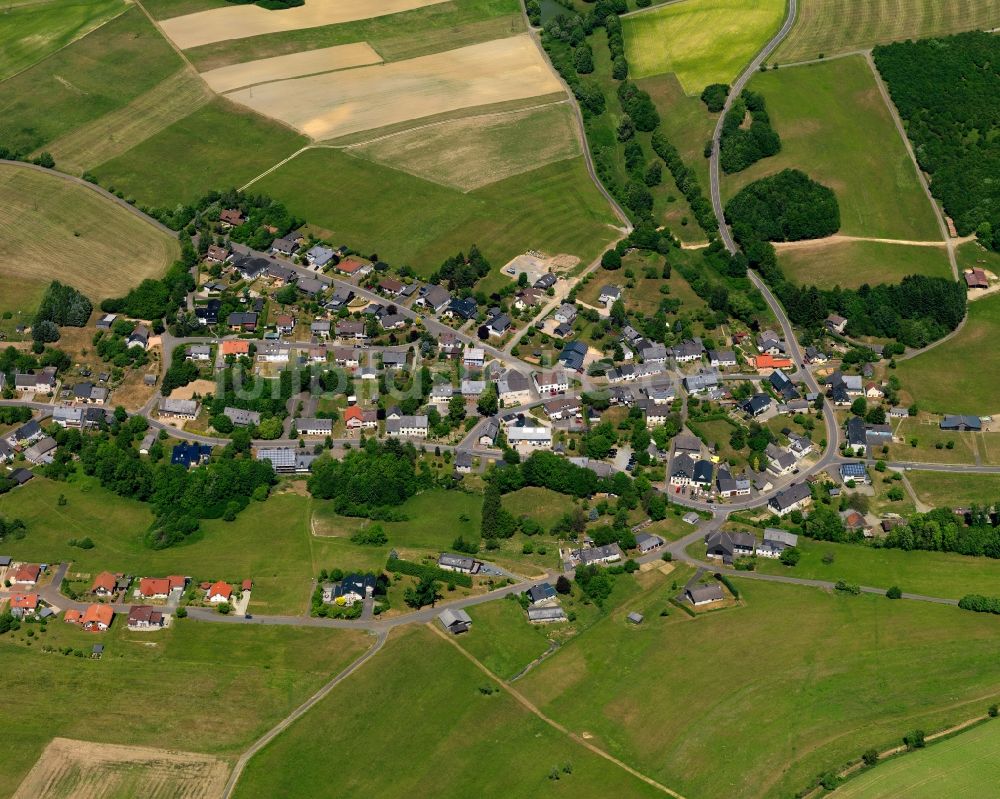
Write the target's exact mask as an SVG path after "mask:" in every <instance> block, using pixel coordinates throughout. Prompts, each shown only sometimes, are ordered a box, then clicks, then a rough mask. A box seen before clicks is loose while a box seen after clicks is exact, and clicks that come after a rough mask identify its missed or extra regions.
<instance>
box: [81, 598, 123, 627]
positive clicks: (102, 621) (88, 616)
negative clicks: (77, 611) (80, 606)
mask: <svg viewBox="0 0 1000 799" xmlns="http://www.w3.org/2000/svg"><path fill="white" fill-rule="evenodd" d="M114 617H115V612H114V610H112V608H111V606H110V605H99V604H94V605H89V606H88V607H87V609H86V610H85V611H84V612H83V616H82V618H81V619H80V623H81V624H82V625H83V629H85V630H89V631H90V632H103V631H104V630H106V629H108V627H110V626H111V621H112V619H114Z"/></svg>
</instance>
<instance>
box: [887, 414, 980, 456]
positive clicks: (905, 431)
mask: <svg viewBox="0 0 1000 799" xmlns="http://www.w3.org/2000/svg"><path fill="white" fill-rule="evenodd" d="M893 433H894V435H896V436H899V437H900V438H901V439H902V440H903V442H902V443H900V444H896V443H892V444H889V454H888V455H887V456H886V459H887V460H893V461H914V462H916V463H975V455H976V444H977V440H976V434H975V433H956V432H953V431H950V430H942V429H941V426H940V424H939V420H937V419H921V420H917V419H913V418H906V419H901V420H900V422H899V424H898V425H893ZM913 439H916V441H917V445H916V446H913V443H912V442H913ZM949 442H952V444H953V446H952V448H951V449H948V443H949ZM938 444H940V445H941V448H940V449H939V448H938V446H937V445H938Z"/></svg>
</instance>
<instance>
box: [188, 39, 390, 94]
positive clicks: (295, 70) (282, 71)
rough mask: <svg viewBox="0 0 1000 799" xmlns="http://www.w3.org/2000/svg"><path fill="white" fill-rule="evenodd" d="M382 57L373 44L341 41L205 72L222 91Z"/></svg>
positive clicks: (211, 81) (331, 70)
mask: <svg viewBox="0 0 1000 799" xmlns="http://www.w3.org/2000/svg"><path fill="white" fill-rule="evenodd" d="M381 61H382V58H381V56H379V54H378V53H376V52H375V51H374V50H373V49H372V47H371V45H370V44H368V43H367V42H356V43H354V44H340V45H337V46H336V47H322V48H320V49H319V50H306V51H305V52H304V53H292V54H291V55H279V56H275V57H274V58H261V59H258V60H257V61H246V62H244V63H242V64H231V65H230V66H228V67H219V68H218V69H211V70H209V71H208V72H203V73H202V75H201V76H202V77H203V78H204V79H205V82H206V83H208V85H209V86H211V87H212V88H213V89H214V90H215V91H217V92H219V93H220V94H221V93H223V92H231V91H233V89H242V88H243V87H244V86H253V85H254V84H257V83H267V82H269V81H273V80H286V79H288V78H300V77H302V76H303V75H317V74H319V73H321V72H333V71H334V70H337V69H347V68H349V67H363V66H368V65H369V64H378V63H381Z"/></svg>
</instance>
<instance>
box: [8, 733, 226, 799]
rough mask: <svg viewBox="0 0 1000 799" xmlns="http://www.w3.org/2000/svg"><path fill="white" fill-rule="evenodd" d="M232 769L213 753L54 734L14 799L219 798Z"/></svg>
mask: <svg viewBox="0 0 1000 799" xmlns="http://www.w3.org/2000/svg"><path fill="white" fill-rule="evenodd" d="M228 775H229V766H228V765H227V764H226V763H225V762H223V761H221V760H219V759H218V758H214V757H210V756H208V755H199V754H195V753H193V752H175V751H171V750H168V749H153V748H150V747H145V746H119V745H115V744H102V743H95V742H92V741H75V740H71V739H69V738H53V739H52V742H51V743H50V744H49V745H48V746H47V747H45V751H44V752H42V756H41V757H40V758H38V762H37V763H35V765H34V766H33V767H32V769H31V771H29V772H28V776H26V777H25V778H24V781H23V782H22V783H21V785H20V787H19V788H18V789H17V792H16V793H15V794H14V799H125V797H135V796H155V797H162V798H163V799H171V798H172V797H177V799H216V798H217V797H219V796H221V795H222V789H223V788H224V787H225V784H226V778H227V776H228Z"/></svg>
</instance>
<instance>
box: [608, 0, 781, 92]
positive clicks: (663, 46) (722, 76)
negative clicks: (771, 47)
mask: <svg viewBox="0 0 1000 799" xmlns="http://www.w3.org/2000/svg"><path fill="white" fill-rule="evenodd" d="M784 17H785V3H784V0H750V2H747V0H687V2H684V3H677V4H676V5H668V6H664V7H663V8H658V9H656V10H653V11H648V12H643V13H641V14H636V15H634V16H630V17H626V18H625V19H624V20H622V21H623V23H624V25H623V27H624V29H625V54H626V56H627V58H628V62H629V65H630V72H631V74H632V76H633V77H635V78H645V77H648V76H650V75H660V74H664V73H667V72H673V73H675V74H676V75H677V78H678V80H680V82H681V85H682V86H683V87H684V91H685V92H686V93H687V94H689V95H695V94H700V93H701V90H702V89H704V88H705V86H706V85H708V84H709V83H731V82H732V81H733V79H734V78H735V77H736V76H737V75H738V74H739V72H740V70H741V69H743V67H744V66H746V64H748V63H749V62H750V60H751V59H752V58H753V57H754V55H756V53H757V52H758V51H759V50H760V49H761V47H763V46H764V44H765V43H766V42H767V41H768V40H769V39H770V38H771V37H772V36H773V35H774V34H775V33H776V32H777V30H778V28H780V27H781V22H782V20H783V19H784Z"/></svg>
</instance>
